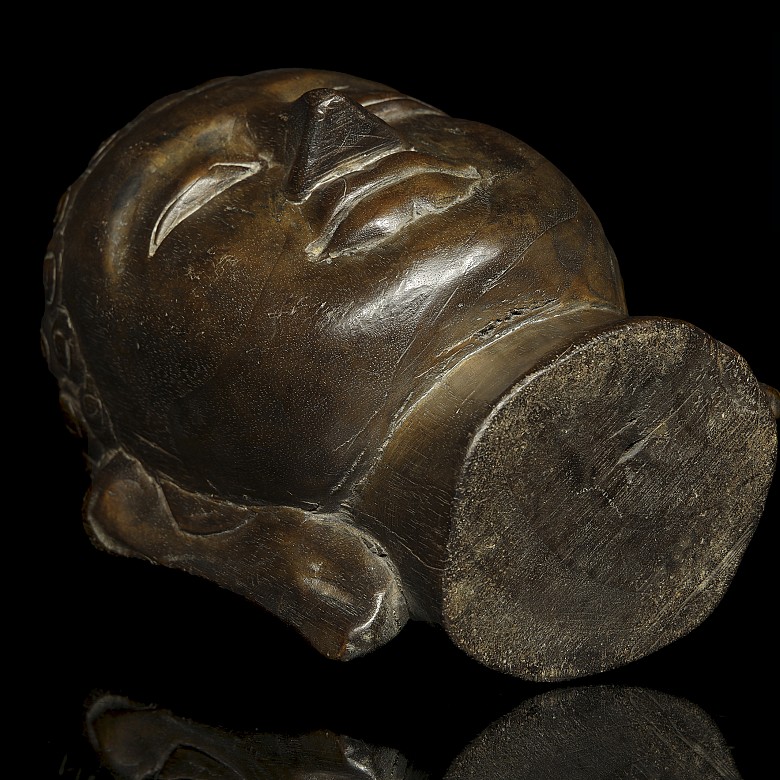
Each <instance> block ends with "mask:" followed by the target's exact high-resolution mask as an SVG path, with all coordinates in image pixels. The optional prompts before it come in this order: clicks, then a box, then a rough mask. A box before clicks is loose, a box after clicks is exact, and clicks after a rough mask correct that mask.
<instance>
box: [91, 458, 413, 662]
mask: <svg viewBox="0 0 780 780" xmlns="http://www.w3.org/2000/svg"><path fill="white" fill-rule="evenodd" d="M85 515H86V524H87V528H88V530H89V531H90V533H91V535H92V537H93V539H94V540H95V542H96V543H97V544H98V545H99V546H101V547H103V548H105V549H107V550H109V551H111V552H115V553H118V554H120V555H128V556H133V557H139V558H145V559H147V560H150V561H153V562H155V563H161V564H164V565H166V566H171V567H173V568H176V569H182V570H184V571H186V572H189V573H190V574H196V575H198V576H201V577H205V578H206V579H208V580H211V581H212V582H215V583H217V584H218V585H221V586H222V587H224V588H228V589H229V590H232V591H233V592H234V593H238V594H240V595H242V596H244V597H246V598H248V599H249V600H250V601H253V602H254V603H256V604H259V605H261V606H263V607H265V608H266V609H268V610H269V611H271V612H273V613H274V614H275V615H277V616H279V617H280V618H282V620H284V621H286V622H288V623H290V624H291V625H293V627H295V628H296V629H297V630H298V631H299V632H300V633H301V634H303V635H304V636H305V637H306V638H307V639H308V640H309V642H310V643H311V644H313V645H314V647H316V648H317V649H318V650H319V651H320V652H321V653H323V654H324V655H327V656H329V657H331V658H339V659H342V660H346V659H348V658H351V657H354V656H357V655H362V654H364V653H366V652H369V651H370V650H372V649H374V648H376V647H379V646H380V645H382V644H384V643H385V642H387V641H388V640H390V639H391V638H392V637H394V636H395V635H396V634H397V633H398V632H399V631H400V630H401V628H402V627H403V625H404V623H405V622H406V620H407V618H408V609H407V605H406V600H405V597H404V595H403V591H402V588H401V582H400V579H399V577H398V575H397V573H396V572H395V569H394V568H393V565H392V562H391V561H390V559H389V557H388V556H387V554H386V553H385V552H384V550H382V548H381V546H380V545H379V544H378V543H377V542H376V540H374V539H373V538H372V537H370V536H369V535H368V534H366V533H365V532H363V531H361V530H360V529H358V528H356V527H355V526H354V525H353V524H352V523H351V522H350V521H349V520H348V518H346V517H344V516H341V515H338V514H334V515H324V514H315V513H311V512H304V511H303V510H302V509H298V508H295V507H284V506H267V505H257V506H254V505H248V506H244V505H240V504H235V503H232V502H230V501H225V500H223V499H219V498H216V497H213V496H209V495H202V494H195V493H191V492H188V491H186V490H183V489H182V488H180V487H178V486H177V485H174V484H173V483H171V482H168V481H166V480H158V479H157V478H155V477H154V476H153V475H152V474H150V473H149V472H148V471H147V470H146V469H145V468H144V467H143V465H142V464H141V463H140V462H139V461H138V460H136V459H135V458H133V457H131V456H129V455H127V454H126V453H125V452H123V451H122V450H116V451H115V452H113V453H112V454H111V455H110V457H108V458H105V459H104V460H102V461H101V463H100V465H99V466H98V467H97V468H96V470H95V473H94V475H93V488H92V493H91V494H90V497H89V499H88V501H87V505H86V511H85Z"/></svg>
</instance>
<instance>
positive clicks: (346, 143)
mask: <svg viewBox="0 0 780 780" xmlns="http://www.w3.org/2000/svg"><path fill="white" fill-rule="evenodd" d="M289 121H290V131H289V133H288V142H287V153H286V156H287V160H288V164H289V166H290V167H289V173H288V175H287V181H286V183H285V194H286V195H287V198H288V199H289V200H292V201H296V202H300V201H303V200H305V199H306V198H307V197H308V195H309V193H310V192H311V191H312V190H313V189H314V188H315V187H317V186H318V185H319V184H321V183H323V182H325V181H328V180H330V179H332V178H334V177H335V176H336V175H338V174H339V173H342V172H343V171H345V170H348V169H350V168H351V166H355V165H357V164H358V163H359V165H360V167H361V168H362V167H365V166H366V165H368V164H370V163H371V162H374V161H375V160H377V159H378V158H380V157H383V156H385V155H386V154H389V153H391V152H395V151H400V150H401V149H405V148H408V146H407V145H406V144H405V143H404V141H403V139H402V138H401V136H400V135H399V134H398V133H397V132H396V131H395V130H394V129H393V128H392V127H390V125H388V124H386V123H385V122H383V121H382V120H381V119H380V118H379V117H377V116H375V115H374V114H372V113H371V112H370V111H368V110H367V109H365V108H364V107H363V106H361V105H360V103H357V102H356V101H354V100H351V99H350V98H348V97H347V96H346V95H343V94H341V93H340V92H336V91H335V90H332V89H324V88H323V89H313V90H310V91H309V92H306V93H304V94H303V95H301V97H300V98H298V100H296V101H295V103H294V104H293V109H292V112H291V116H290V120H289Z"/></svg>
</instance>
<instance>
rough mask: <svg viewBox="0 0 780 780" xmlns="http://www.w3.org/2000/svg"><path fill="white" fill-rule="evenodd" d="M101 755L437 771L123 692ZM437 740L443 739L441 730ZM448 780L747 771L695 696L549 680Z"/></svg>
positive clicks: (360, 745)
mask: <svg viewBox="0 0 780 780" xmlns="http://www.w3.org/2000/svg"><path fill="white" fill-rule="evenodd" d="M87 732H88V735H89V738H90V742H91V743H92V746H93V747H94V749H95V750H96V752H97V753H98V755H99V756H100V759H101V763H102V764H103V766H104V767H106V768H108V769H109V770H110V771H111V772H112V773H113V774H114V776H115V777H118V778H127V779H128V780H151V779H154V778H158V779H159V780H195V779H197V780H200V779H201V778H203V779H204V780H205V778H209V779H213V780H228V778H230V780H256V779H259V778H278V779H279V780H282V779H284V780H313V779H314V778H329V780H434V778H433V776H431V775H429V774H428V773H427V772H424V771H422V770H419V769H415V768H414V767H413V766H412V763H411V762H410V761H409V760H408V759H407V757H405V756H403V755H402V754H401V753H400V752H399V751H398V750H396V749H394V748H392V747H374V746H371V745H368V744H366V743H365V742H362V741H360V740H357V739H353V738H351V737H348V736H339V735H336V734H334V733H332V732H330V731H324V730H323V731H315V732H312V733H309V734H304V735H294V736H290V735H282V734H259V733H255V734H236V733H231V732H229V731H225V730H222V729H219V728H213V727H210V726H205V725H201V724H197V723H193V722H192V721H189V720H186V719H184V718H179V717H176V716H175V715H174V714H172V713H171V712H169V711H167V710H163V709H157V708H154V707H144V706H141V705H138V704H134V703H132V702H131V701H129V700H128V699H125V698H123V697H118V696H112V695H104V696H101V697H100V698H98V699H97V700H96V701H95V702H94V703H92V705H91V706H90V707H89V710H88V713H87ZM431 733H432V737H431V739H432V740H437V739H438V737H437V736H436V733H435V730H434V731H432V732H431ZM444 777H445V780H472V778H473V779H474V780H477V778H479V779H480V780H504V778H506V779H507V780H509V779H510V778H511V779H512V780H515V779H516V780H525V779H526V778H527V779H528V780H531V779H532V778H533V779H534V780H557V779H558V778H561V779H563V778H566V779H567V780H596V778H599V780H601V779H603V778H655V779H658V780H660V779H662V778H663V780H699V779H701V780H705V779H706V780H711V779H712V778H732V779H738V778H739V777H740V775H739V773H738V772H737V769H736V767H735V766H734V763H733V761H732V759H731V756H730V755H729V750H728V747H727V746H726V743H725V741H724V739H723V737H722V735H721V734H720V731H719V730H718V728H717V727H716V725H715V724H714V723H713V721H712V720H711V719H710V718H709V716H708V715H706V714H705V712H704V711H703V710H701V709H700V708H699V707H697V706H695V705H694V704H692V703H691V702H689V701H687V700H685V699H680V698H676V697H673V696H668V695H666V694H661V693H658V692H656V691H651V690H648V689H643V688H627V687H611V686H598V687H582V688H562V689H558V690H553V691H549V692H547V693H544V694H542V695H540V696H536V697H534V698H532V699H529V700H527V701H526V702H524V703H523V704H522V705H520V706H519V707H517V708H516V709H514V710H512V711H511V712H510V713H508V714H507V715H505V716H503V717H502V718H499V719H498V720H497V721H495V722H494V723H493V724H491V725H490V726H489V727H488V728H486V729H485V730H484V731H483V732H482V733H481V734H479V736H477V737H476V739H474V740H473V741H471V743H470V744H468V745H467V746H466V747H465V748H464V749H463V750H462V751H461V752H460V754H459V755H458V756H457V757H456V758H455V759H454V761H452V763H451V765H450V768H449V770H448V771H447V773H446V775H445V776H444Z"/></svg>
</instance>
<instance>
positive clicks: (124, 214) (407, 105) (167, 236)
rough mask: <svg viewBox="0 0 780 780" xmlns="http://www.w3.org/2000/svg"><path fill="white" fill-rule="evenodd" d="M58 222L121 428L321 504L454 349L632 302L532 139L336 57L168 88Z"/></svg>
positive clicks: (132, 446) (173, 458)
mask: <svg viewBox="0 0 780 780" xmlns="http://www.w3.org/2000/svg"><path fill="white" fill-rule="evenodd" d="M71 214H73V215H77V217H73V218H71V217H70V215H71ZM63 225H64V228H63V246H64V247H65V250H64V258H63V266H64V272H63V281H62V285H63V286H62V289H63V300H64V302H65V303H66V305H67V306H68V308H69V310H70V312H71V317H72V319H73V324H74V328H75V330H76V332H77V333H78V336H79V339H80V341H81V345H82V351H83V352H84V355H85V360H86V362H87V365H88V368H89V370H90V372H91V373H92V375H93V377H94V379H95V382H96V384H97V387H98V390H99V392H100V395H101V397H102V399H103V402H104V403H105V405H106V407H107V408H108V409H109V410H110V415H111V419H112V422H113V425H114V429H115V432H116V435H117V437H118V438H119V439H120V441H121V442H122V444H123V445H124V446H125V447H126V448H127V449H128V450H129V451H130V452H132V453H134V454H136V455H137V456H138V457H140V458H141V459H142V460H143V461H144V462H145V463H146V464H148V465H149V466H150V467H152V468H154V469H157V470H158V471H160V472H161V473H163V474H166V475H168V476H170V477H171V478H173V479H175V480H177V481H179V483H180V484H182V485H183V486H185V487H190V488H192V489H197V490H203V489H207V490H209V491H215V492H219V493H220V494H222V495H225V496H229V497H236V498H241V497H248V498H250V499H264V500H270V501H273V502H279V503H285V504H298V505H304V506H311V505H312V504H315V505H317V506H320V507H323V508H327V507H328V506H330V505H333V504H335V503H337V502H338V500H339V496H340V495H342V492H343V490H345V489H347V488H348V487H349V486H350V484H352V482H353V481H354V480H355V479H357V478H358V477H359V476H360V474H361V473H362V472H364V470H365V468H366V467H367V465H369V464H370V462H371V459H372V458H373V457H374V456H375V454H376V451H377V449H378V448H379V447H380V445H381V443H382V441H383V440H384V439H385V438H386V437H387V435H388V431H389V430H391V427H392V423H393V420H394V418H396V417H397V416H398V415H399V414H400V413H401V412H402V411H403V409H404V408H406V406H407V405H408V404H409V403H410V402H411V401H412V400H414V399H416V398H418V397H419V396H420V395H421V394H422V393H424V392H425V390H426V389H427V388H428V387H429V386H430V385H431V383H432V381H433V380H434V379H436V378H437V377H439V376H440V375H441V374H442V372H443V371H445V370H447V369H448V368H449V367H451V366H452V365H454V363H456V362H457V361H458V359H460V358H461V357H462V356H464V355H465V354H467V353H469V352H470V351H472V350H473V349H475V348H477V347H479V346H482V345H484V344H485V342H486V341H489V340H491V339H495V338H497V337H500V335H501V334H502V333H504V332H506V330H507V329H509V328H512V327H515V326H516V325H517V324H519V323H522V322H525V321H527V320H529V319H532V318H534V317H538V316H540V315H542V314H544V313H547V312H550V311H552V310H556V309H560V308H565V307H572V306H577V305H584V304H594V303H595V304H596V305H605V306H609V307H614V308H617V309H621V310H622V308H623V298H622V290H621V285H620V281H619V277H618V274H617V270H616V266H615V263H614V258H613V256H612V253H611V250H610V248H609V246H608V244H607V243H606V241H605V239H604V238H603V235H602V232H601V228H600V226H599V224H598V222H597V220H596V218H595V217H594V215H593V214H592V212H591V211H590V209H589V208H588V206H587V205H586V204H585V202H584V201H583V200H582V198H581V196H579V195H578V193H577V192H576V191H575V189H574V188H573V186H572V185H571V184H570V183H569V182H568V180H566V179H565V178H564V177H563V176H562V175H561V174H560V173H559V172H558V171H557V170H556V169H555V168H554V167H553V166H551V165H550V164H549V163H548V162H547V161H546V160H544V159H543V158H542V157H541V156H540V155H538V154H537V153H535V152H534V151H533V150H531V149H529V148H528V147H527V146H525V145H524V144H522V143H521V142H520V141H518V140H516V139H515V138H512V137H511V136H508V135H506V134H504V133H502V132H500V131H498V130H495V129H493V128H490V127H486V126H484V125H479V124H476V123H472V122H466V121H462V120H453V119H452V118H450V117H449V116H446V115H445V114H443V113H441V112H440V111H438V110H436V109H433V108H431V107H430V106H427V105H425V104H423V103H420V102H418V101H416V100H413V99H410V98H407V97H405V96H403V95H401V94H399V93H397V92H394V91H392V90H389V89H387V88H386V87H382V86H380V85H377V84H373V83H371V82H366V81H362V80H360V79H355V78H352V77H348V76H343V75H341V74H328V73H322V72H310V71H276V72H270V73H262V74H256V75H254V76H248V77H244V78H235V79H225V80H222V81H217V82H212V83H211V84H209V85H206V86H205V87H201V88H199V89H196V90H192V91H190V92H187V93H181V94H179V95H175V96H172V97H170V98H167V99H165V100H163V101H160V102H159V103H157V104H155V105H154V106H152V107H151V108H150V109H148V110H147V111H145V112H144V113H143V114H142V115H141V116H140V117H139V118H138V119H137V120H136V121H135V122H134V123H132V124H131V125H129V126H128V127H127V128H125V129H124V130H123V131H121V132H120V133H119V134H117V136H115V137H114V138H113V139H112V140H111V141H110V142H109V143H108V144H107V145H106V147H105V148H104V149H103V150H101V152H100V153H99V154H98V156H97V157H96V159H95V160H94V161H93V163H92V165H91V167H90V170H89V171H88V172H87V173H86V174H85V176H84V177H82V179H81V180H80V181H79V183H78V184H77V185H76V187H75V188H74V191H73V193H72V197H71V199H70V201H69V203H68V205H67V207H66V209H65V214H64V217H63ZM551 253H552V254H554V255H555V256H556V257H557V259H558V263H557V264H554V267H552V266H551V265H550V262H549V256H550V254H551ZM543 256H544V257H545V258H546V261H545V262H541V261H540V260H538V259H537V258H540V257H543Z"/></svg>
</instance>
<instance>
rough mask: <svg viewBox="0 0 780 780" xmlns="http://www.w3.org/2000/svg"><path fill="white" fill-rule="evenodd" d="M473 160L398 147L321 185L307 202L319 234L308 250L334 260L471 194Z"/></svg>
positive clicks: (475, 178)
mask: <svg viewBox="0 0 780 780" xmlns="http://www.w3.org/2000/svg"><path fill="white" fill-rule="evenodd" d="M480 178H481V177H480V174H479V173H478V172H477V170H476V168H474V167H473V166H471V165H455V164H452V163H448V162H445V161H443V160H441V159H439V158H438V157H434V156H433V155H430V154H424V153H421V152H415V151H406V150H404V151H398V152H393V153H391V154H388V155H386V156H384V157H381V158H380V159H379V160H378V161H372V164H370V165H369V166H368V167H360V168H356V169H352V170H350V171H349V172H347V173H345V174H344V175H342V176H339V177H338V178H336V179H331V180H329V181H328V182H327V183H324V184H322V185H320V186H319V187H318V188H317V190H316V191H315V192H313V193H312V196H311V197H310V199H309V201H308V203H307V208H308V210H309V211H310V215H309V219H310V222H311V223H312V225H313V226H314V228H315V232H316V234H317V238H316V239H315V240H314V241H312V242H311V243H310V244H309V245H308V246H307V247H306V251H307V253H308V255H309V257H310V258H311V259H319V260H326V261H327V260H330V259H331V258H333V257H338V256H339V255H346V254H350V253H351V252H354V251H357V250H358V249H359V250H361V251H362V250H365V249H367V248H370V247H372V246H374V245H376V244H379V243H381V242H382V241H384V240H386V239H387V238H389V237H390V236H392V235H393V234H395V233H397V232H398V231H400V230H402V229H403V228H405V227H406V226H408V225H409V224H410V223H412V222H415V221H416V220H418V219H420V218H421V217H424V216H426V215H427V214H431V213H436V212H441V211H444V210H445V209H447V208H449V207H450V206H453V205H454V204H456V203H460V202H462V201H464V200H466V199H467V198H468V197H469V196H470V195H471V194H472V193H473V191H474V189H475V187H476V186H477V183H478V182H479V181H480Z"/></svg>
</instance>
